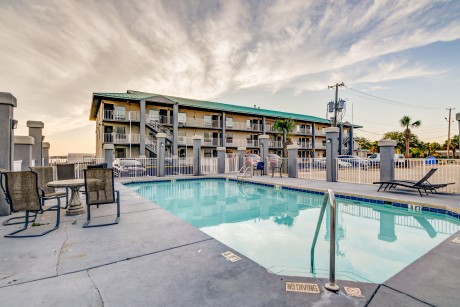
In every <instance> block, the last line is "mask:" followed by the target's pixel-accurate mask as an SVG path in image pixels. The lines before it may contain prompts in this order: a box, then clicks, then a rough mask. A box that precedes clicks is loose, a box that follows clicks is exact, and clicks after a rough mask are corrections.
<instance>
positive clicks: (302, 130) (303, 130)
mask: <svg viewBox="0 0 460 307" xmlns="http://www.w3.org/2000/svg"><path fill="white" fill-rule="evenodd" d="M292 133H293V134H311V129H309V128H299V129H295V130H294V131H292Z"/></svg>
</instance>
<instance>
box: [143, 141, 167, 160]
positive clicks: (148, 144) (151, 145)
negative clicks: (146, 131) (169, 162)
mask: <svg viewBox="0 0 460 307" xmlns="http://www.w3.org/2000/svg"><path fill="white" fill-rule="evenodd" d="M145 149H147V150H148V151H150V152H151V153H153V154H154V155H155V156H156V157H158V145H157V139H156V138H149V137H146V138H145ZM165 157H166V158H170V157H171V154H170V153H169V151H165Z"/></svg>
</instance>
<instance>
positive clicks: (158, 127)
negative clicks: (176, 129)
mask: <svg viewBox="0 0 460 307" xmlns="http://www.w3.org/2000/svg"><path fill="white" fill-rule="evenodd" d="M145 125H146V126H147V127H148V128H150V129H152V130H153V131H155V132H156V133H164V134H166V139H167V140H168V141H169V142H172V141H173V135H172V133H171V131H169V129H168V128H166V127H165V126H163V125H162V124H160V122H159V120H155V119H152V118H150V116H148V115H146V116H145Z"/></svg>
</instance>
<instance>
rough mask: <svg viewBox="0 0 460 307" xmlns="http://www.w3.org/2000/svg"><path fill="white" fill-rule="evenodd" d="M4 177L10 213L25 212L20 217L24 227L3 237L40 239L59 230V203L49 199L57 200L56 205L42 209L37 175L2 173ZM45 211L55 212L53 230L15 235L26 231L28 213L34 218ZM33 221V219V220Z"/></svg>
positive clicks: (30, 173)
mask: <svg viewBox="0 0 460 307" xmlns="http://www.w3.org/2000/svg"><path fill="white" fill-rule="evenodd" d="M3 176H4V177H5V186H4V188H5V192H6V200H7V202H8V203H9V205H10V208H11V211H12V212H19V211H25V212H26V214H25V216H23V217H21V218H24V219H25V220H24V227H23V228H21V229H19V230H16V231H13V232H12V233H10V234H7V235H5V237H7V238H28V237H40V236H43V235H45V234H47V233H49V232H51V231H53V230H56V229H58V228H59V222H60V208H61V202H60V199H59V198H58V197H50V198H54V199H56V200H57V205H55V206H51V207H49V208H47V209H44V208H43V207H42V204H43V198H47V199H48V197H44V196H41V195H40V191H39V188H38V179H37V173H34V172H29V171H25V172H5V173H3ZM47 211H56V225H55V226H54V228H52V229H49V230H46V231H44V232H42V233H38V234H26V235H16V234H17V233H19V232H22V231H24V230H26V229H27V227H28V226H29V223H31V221H29V217H30V216H29V213H34V214H35V217H36V216H37V214H38V213H40V214H42V213H44V212H47ZM34 219H35V218H34Z"/></svg>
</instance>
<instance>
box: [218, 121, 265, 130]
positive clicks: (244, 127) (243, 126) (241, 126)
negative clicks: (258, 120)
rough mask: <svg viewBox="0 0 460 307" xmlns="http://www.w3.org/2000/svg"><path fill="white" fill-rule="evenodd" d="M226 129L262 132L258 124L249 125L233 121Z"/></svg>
mask: <svg viewBox="0 0 460 307" xmlns="http://www.w3.org/2000/svg"><path fill="white" fill-rule="evenodd" d="M226 128H227V129H237V130H252V131H262V125H260V124H249V123H247V122H246V123H245V122H237V121H234V122H233V123H232V124H228V125H227V127H226Z"/></svg>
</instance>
